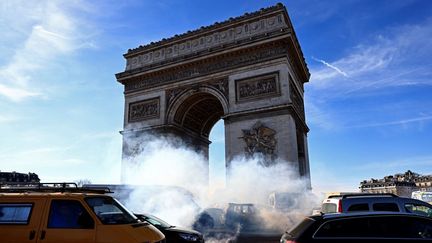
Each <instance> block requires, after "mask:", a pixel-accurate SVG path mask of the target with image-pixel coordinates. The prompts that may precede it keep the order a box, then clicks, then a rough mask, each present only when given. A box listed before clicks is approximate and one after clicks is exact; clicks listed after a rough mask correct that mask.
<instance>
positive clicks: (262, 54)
mask: <svg viewBox="0 0 432 243" xmlns="http://www.w3.org/2000/svg"><path fill="white" fill-rule="evenodd" d="M287 48H288V46H287V45H286V42H285V41H279V42H271V43H266V44H263V45H260V46H253V47H250V48H245V49H240V50H238V51H237V52H228V53H225V54H220V55H217V56H213V57H209V58H206V59H202V60H198V61H195V62H190V63H186V64H182V65H178V66H174V67H171V68H168V69H162V70H159V71H154V72H151V71H149V72H147V73H143V74H141V75H138V76H132V77H128V78H125V79H122V80H121V81H120V82H121V83H123V84H124V85H125V93H130V92H135V91H139V90H143V89H148V88H152V87H156V86H161V85H166V84H170V83H173V82H178V81H182V80H187V79H190V78H196V77H199V76H205V75H209V74H213V73H217V72H221V71H225V70H229V69H233V68H237V67H242V66H247V65H252V64H255V63H257V62H263V61H268V60H273V59H276V58H281V57H286V56H287V55H288V50H287Z"/></svg>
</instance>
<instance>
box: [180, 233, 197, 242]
mask: <svg viewBox="0 0 432 243" xmlns="http://www.w3.org/2000/svg"><path fill="white" fill-rule="evenodd" d="M179 236H180V237H181V238H182V239H184V240H187V241H198V239H199V238H198V236H197V235H194V234H185V233H179Z"/></svg>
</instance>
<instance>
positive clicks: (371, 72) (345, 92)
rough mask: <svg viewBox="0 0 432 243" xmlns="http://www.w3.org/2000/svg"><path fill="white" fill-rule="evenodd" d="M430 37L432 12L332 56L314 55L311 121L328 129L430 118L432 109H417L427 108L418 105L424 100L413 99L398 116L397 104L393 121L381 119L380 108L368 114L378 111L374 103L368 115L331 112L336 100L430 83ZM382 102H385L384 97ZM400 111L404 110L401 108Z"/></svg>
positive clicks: (424, 120) (425, 120)
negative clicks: (334, 57) (424, 18)
mask: <svg viewBox="0 0 432 243" xmlns="http://www.w3.org/2000/svg"><path fill="white" fill-rule="evenodd" d="M431 39H432V18H429V19H427V20H425V21H423V22H421V23H419V24H416V25H403V26H395V27H393V28H391V29H389V28H388V29H385V30H382V34H381V35H378V36H376V37H375V38H372V39H371V40H367V41H364V42H362V43H361V44H358V45H356V46H355V47H351V48H348V54H347V55H345V56H342V57H340V58H338V59H336V60H334V61H329V60H327V59H325V57H324V58H320V59H318V58H316V57H311V58H312V60H314V62H312V64H313V65H311V74H312V75H311V80H310V82H309V83H308V84H307V86H305V87H306V89H307V94H308V97H309V104H308V106H309V107H306V111H307V112H308V116H309V117H312V119H309V121H311V123H313V124H314V125H317V126H319V127H321V128H324V129H332V128H346V127H348V128H352V127H358V128H360V127H379V126H397V125H399V126H405V125H407V124H411V123H419V124H422V123H423V122H430V121H431V119H430V117H429V115H418V116H417V115H416V114H415V112H418V111H420V112H421V111H425V110H426V109H427V108H424V109H422V110H419V108H418V105H419V104H424V101H417V102H414V103H415V104H414V103H413V104H412V106H411V107H408V106H406V107H403V110H398V112H399V113H398V115H397V116H396V115H395V111H394V110H393V111H392V115H394V116H392V117H396V118H394V120H390V121H385V120H384V121H383V120H382V116H381V115H382V113H381V114H380V116H379V117H377V120H375V121H373V120H374V119H370V118H371V117H372V116H373V114H374V112H376V111H375V110H373V109H375V107H370V111H369V112H368V113H365V114H367V115H366V116H367V117H368V118H367V117H365V116H363V117H361V116H358V115H354V114H353V116H350V117H358V118H357V121H354V120H352V121H350V122H347V121H346V118H344V117H342V116H334V117H332V115H331V113H332V112H333V113H336V111H335V110H334V108H333V107H331V106H332V105H334V103H333V102H338V101H341V100H345V101H350V100H349V99H351V98H353V97H359V96H362V97H367V96H368V95H375V94H377V93H378V92H380V93H383V92H390V91H389V90H391V89H390V88H395V89H393V91H394V90H396V88H401V87H402V88H405V87H408V86H415V87H420V86H432V79H431V77H432V61H431V59H430V56H432V42H431V41H430V40H431ZM343 51H344V52H347V50H343ZM398 90H399V91H400V90H402V89H398ZM403 98H406V97H403ZM414 100H415V97H414ZM357 102H358V101H357ZM381 102H385V101H381ZM379 105H381V106H382V107H385V104H384V103H379ZM388 106H391V105H390V104H388ZM353 108H354V107H353ZM402 111H405V113H404V114H402ZM409 111H411V112H409ZM351 112H354V111H351ZM317 114H318V115H317ZM319 114H322V115H319ZM360 119H361V122H360ZM341 120H342V122H341ZM336 123H337V124H338V125H336ZM340 123H345V124H344V125H343V124H340ZM353 124H354V125H353ZM357 124H361V125H357Z"/></svg>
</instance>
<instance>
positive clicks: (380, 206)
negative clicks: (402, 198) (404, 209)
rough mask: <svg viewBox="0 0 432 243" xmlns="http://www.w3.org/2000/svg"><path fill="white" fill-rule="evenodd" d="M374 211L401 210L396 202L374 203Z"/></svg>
mask: <svg viewBox="0 0 432 243" xmlns="http://www.w3.org/2000/svg"><path fill="white" fill-rule="evenodd" d="M372 208H373V211H388V212H399V207H398V205H397V204H396V203H374V204H373V206H372Z"/></svg>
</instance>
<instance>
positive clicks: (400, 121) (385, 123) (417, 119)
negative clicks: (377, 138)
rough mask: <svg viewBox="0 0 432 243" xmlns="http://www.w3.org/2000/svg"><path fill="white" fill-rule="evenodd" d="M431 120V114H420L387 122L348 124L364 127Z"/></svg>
mask: <svg viewBox="0 0 432 243" xmlns="http://www.w3.org/2000/svg"><path fill="white" fill-rule="evenodd" d="M430 120H432V116H420V117H414V118H409V119H402V120H397V121H388V122H380V123H371V124H364V125H355V126H350V127H351V128H365V127H382V126H399V125H407V124H409V123H419V122H424V121H430Z"/></svg>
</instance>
